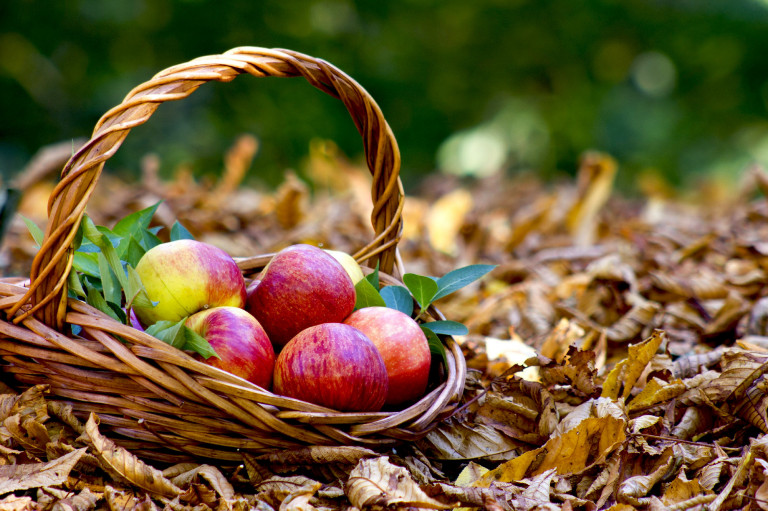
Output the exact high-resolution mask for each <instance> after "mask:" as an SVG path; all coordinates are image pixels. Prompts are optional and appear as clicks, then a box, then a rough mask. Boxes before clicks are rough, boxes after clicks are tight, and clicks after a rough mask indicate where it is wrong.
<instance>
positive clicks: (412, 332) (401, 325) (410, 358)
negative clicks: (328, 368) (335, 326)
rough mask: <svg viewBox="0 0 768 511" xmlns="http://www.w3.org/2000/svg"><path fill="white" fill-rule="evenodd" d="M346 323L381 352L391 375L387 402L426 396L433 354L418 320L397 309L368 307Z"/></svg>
mask: <svg viewBox="0 0 768 511" xmlns="http://www.w3.org/2000/svg"><path fill="white" fill-rule="evenodd" d="M344 323H345V324H347V325H350V326H353V327H355V328H357V329H358V330H360V331H361V332H363V333H364V334H365V335H366V337H368V338H369V339H370V340H371V341H372V342H373V344H374V345H376V348H377V349H378V350H379V353H381V358H382V359H383V360H384V366H385V367H386V368H387V375H388V376H389V392H388V393H387V401H386V404H387V405H400V404H403V403H409V402H412V401H415V400H417V399H418V398H420V397H422V396H423V395H424V392H425V391H426V388H427V380H428V379H429V367H430V364H431V361H432V356H431V354H430V352H429V343H428V342H427V337H426V336H425V335H424V332H423V331H422V330H421V327H420V326H419V324H418V323H416V321H414V320H413V319H411V317H410V316H408V315H407V314H405V313H403V312H400V311H398V310H395V309H389V308H387V307H365V308H362V309H358V310H356V311H355V312H353V313H352V314H350V315H349V317H348V318H347V319H345V320H344Z"/></svg>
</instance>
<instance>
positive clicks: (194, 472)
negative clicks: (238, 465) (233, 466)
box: [171, 465, 235, 500]
mask: <svg viewBox="0 0 768 511" xmlns="http://www.w3.org/2000/svg"><path fill="white" fill-rule="evenodd" d="M199 479H204V480H205V481H206V482H207V483H208V484H209V485H210V487H211V489H213V490H214V491H215V492H216V494H217V495H218V496H219V497H220V498H222V499H225V500H232V499H234V498H235V490H234V488H232V485H231V484H230V482H229V481H228V480H227V478H226V477H224V474H222V473H221V471H220V470H219V469H218V468H216V467H214V466H212V465H198V466H196V467H194V468H192V469H191V470H188V471H186V472H184V473H182V474H179V475H177V476H176V477H174V478H173V479H171V482H172V483H173V484H175V485H176V486H178V487H179V488H185V487H188V486H189V485H190V484H192V482H194V481H196V480H199Z"/></svg>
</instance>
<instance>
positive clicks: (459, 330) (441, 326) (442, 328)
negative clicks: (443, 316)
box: [421, 320, 469, 335]
mask: <svg viewBox="0 0 768 511" xmlns="http://www.w3.org/2000/svg"><path fill="white" fill-rule="evenodd" d="M421 326H422V327H424V328H427V329H429V330H432V331H433V332H434V333H436V334H441V335H467V334H468V333H469V330H468V329H467V327H466V326H464V325H462V324H461V323H459V322H458V321H445V320H441V321H430V322H428V323H424V324H423V325H421Z"/></svg>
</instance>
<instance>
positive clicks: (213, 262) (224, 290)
mask: <svg viewBox="0 0 768 511" xmlns="http://www.w3.org/2000/svg"><path fill="white" fill-rule="evenodd" d="M136 272H137V273H138V274H139V277H140V278H141V282H142V284H143V285H144V288H145V289H146V291H147V296H148V297H149V299H150V300H152V301H153V302H158V303H157V305H156V306H155V307H134V310H135V311H136V315H137V316H138V318H139V320H140V321H141V323H142V324H143V325H145V326H149V325H152V324H154V323H156V322H158V321H180V320H181V319H183V318H185V317H187V316H189V315H191V314H194V313H195V312H198V311H200V310H203V309H207V308H211V307H222V306H232V307H243V305H244V304H245V279H244V278H243V275H242V273H241V272H240V269H239V268H238V267H237V263H235V261H234V259H232V257H231V256H230V255H229V254H227V253H226V252H225V251H223V250H221V249H220V248H218V247H215V246H213V245H209V244H207V243H203V242H200V241H194V240H178V241H171V242H168V243H163V244H161V245H158V246H156V247H154V248H152V249H150V250H149V251H147V253H146V254H144V256H143V257H142V258H141V259H140V260H139V263H138V264H137V265H136Z"/></svg>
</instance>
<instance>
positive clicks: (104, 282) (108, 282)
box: [98, 252, 123, 305]
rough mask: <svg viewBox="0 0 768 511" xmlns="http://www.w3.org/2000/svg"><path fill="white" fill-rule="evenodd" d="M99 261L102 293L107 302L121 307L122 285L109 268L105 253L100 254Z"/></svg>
mask: <svg viewBox="0 0 768 511" xmlns="http://www.w3.org/2000/svg"><path fill="white" fill-rule="evenodd" d="M98 260H99V275H101V289H102V293H103V294H104V299H105V300H106V301H107V302H112V303H116V304H118V305H120V301H121V299H122V296H123V294H122V290H121V288H120V283H119V282H118V281H117V278H116V277H115V274H114V273H113V272H112V270H111V269H110V268H109V263H108V262H107V258H106V257H105V256H104V253H103V252H99V255H98ZM121 271H122V269H121Z"/></svg>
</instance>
